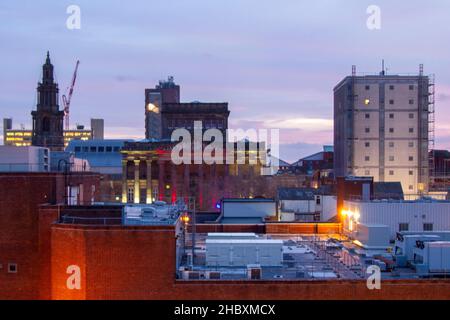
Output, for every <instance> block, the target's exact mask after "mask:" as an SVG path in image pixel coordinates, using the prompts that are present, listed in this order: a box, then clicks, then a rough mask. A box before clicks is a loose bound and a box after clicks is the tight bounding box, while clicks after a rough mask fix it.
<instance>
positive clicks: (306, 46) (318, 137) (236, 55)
mask: <svg viewBox="0 0 450 320" xmlns="http://www.w3.org/2000/svg"><path fill="white" fill-rule="evenodd" d="M69 5H78V6H79V8H80V10H81V28H80V29H74V30H70V29H68V28H67V27H66V20H67V18H68V17H69V14H67V13H66V9H67V7H68V6H69ZM369 5H377V6H379V8H380V18H381V20H380V21H381V28H380V29H378V30H369V28H367V25H366V21H367V19H368V18H369V16H370V14H368V13H367V12H366V10H367V7H368V6H369ZM0 21H1V23H0V43H1V49H0V50H1V56H0V70H1V72H0V117H1V118H5V117H12V118H13V126H14V127H15V128H19V127H20V126H21V125H22V124H23V125H24V126H25V127H26V128H31V115H30V112H31V110H32V109H33V108H35V107H36V86H37V82H38V81H39V78H40V76H41V67H42V64H43V63H44V61H45V55H46V52H47V50H49V51H50V55H51V60H52V63H53V64H54V66H55V73H56V79H57V81H58V83H59V87H60V95H61V94H62V93H65V91H66V88H67V86H68V85H69V84H70V81H71V78H72V73H73V70H74V68H75V62H76V60H80V66H79V69H78V78H77V83H76V85H75V90H74V94H73V97H72V103H71V118H70V119H71V123H72V124H73V125H75V124H76V123H79V124H84V125H86V126H89V119H90V118H104V119H105V136H106V137H107V138H134V139H142V138H144V133H145V129H144V89H145V88H152V87H154V86H155V84H157V83H158V81H159V80H161V79H166V78H167V77H168V76H173V77H174V79H175V82H176V83H177V84H179V85H180V86H181V99H182V101H184V102H190V101H195V100H198V101H202V102H228V103H229V109H230V111H231V113H230V119H229V126H230V127H231V128H243V129H248V128H256V129H259V128H279V129H280V143H281V147H280V149H281V158H282V159H283V160H286V161H290V162H293V161H296V160H298V159H299V158H301V157H303V156H306V155H308V154H312V153H314V152H318V151H321V149H322V145H330V144H333V132H332V131H333V121H332V118H333V87H334V86H335V85H336V84H337V83H338V82H339V81H340V80H342V78H344V77H345V76H347V75H349V74H350V73H351V66H352V65H356V67H357V72H369V73H378V72H379V71H380V70H381V60H382V59H384V60H385V64H386V67H387V72H388V73H418V70H419V64H421V63H423V64H424V69H425V73H426V74H435V76H436V148H447V149H450V110H448V108H449V107H450V59H449V57H450V41H448V40H449V35H450V22H449V21H450V1H447V0H441V1H439V0H434V1H428V2H427V3H426V5H425V2H424V1H419V0H409V1H400V0H398V1H393V0H370V1H365V0H345V1H344V0H316V1H300V0H280V1H276V0H189V1H186V0H164V1H154V0H135V1H133V0H129V1H113V0H108V1H98V0H96V1H92V0H91V1H75V0H71V1H64V0H58V1H54V0H53V1H47V0H40V1H25V0H2V1H1V2H0ZM61 105H62V103H61ZM0 125H3V124H0ZM1 132H3V130H2V131H1ZM1 138H2V137H1Z"/></svg>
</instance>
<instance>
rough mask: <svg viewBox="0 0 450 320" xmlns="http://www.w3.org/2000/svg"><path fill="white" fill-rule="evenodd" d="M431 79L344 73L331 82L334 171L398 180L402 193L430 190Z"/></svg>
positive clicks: (432, 109)
mask: <svg viewBox="0 0 450 320" xmlns="http://www.w3.org/2000/svg"><path fill="white" fill-rule="evenodd" d="M432 112H434V83H433V81H432V78H430V77H428V76H425V75H423V72H422V70H421V71H420V73H419V74H417V75H388V74H386V72H385V71H384V70H383V71H382V72H381V73H380V74H379V75H357V74H356V72H355V69H354V70H353V73H352V75H351V76H347V77H345V78H344V79H343V80H342V81H340V82H339V83H338V84H337V85H336V86H335V88H334V153H335V154H334V169H335V175H336V176H347V175H354V176H368V177H373V178H374V181H382V182H383V181H400V182H401V184H402V187H403V190H404V192H405V194H411V195H416V194H420V193H424V192H427V191H428V174H429V173H428V168H429V164H428V162H429V159H428V149H429V131H432V128H433V127H432V126H429V119H430V120H431V119H432V118H429V113H432Z"/></svg>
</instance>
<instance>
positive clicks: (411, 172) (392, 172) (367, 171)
mask: <svg viewBox="0 0 450 320" xmlns="http://www.w3.org/2000/svg"><path fill="white" fill-rule="evenodd" d="M364 174H365V175H366V176H370V170H365V172H364ZM394 174H395V172H394V170H389V175H390V176H393V175H394ZM408 174H409V175H410V176H413V175H414V171H413V170H408Z"/></svg>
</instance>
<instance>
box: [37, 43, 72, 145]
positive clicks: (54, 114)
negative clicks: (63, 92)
mask: <svg viewBox="0 0 450 320" xmlns="http://www.w3.org/2000/svg"><path fill="white" fill-rule="evenodd" d="M31 115H32V117H33V137H32V143H31V144H32V145H33V146H41V147H47V148H50V150H53V151H61V150H64V134H63V118H64V111H60V110H59V105H58V84H57V83H56V82H55V81H54V78H53V65H52V63H51V62H50V54H49V52H48V51H47V59H46V60H45V64H44V65H43V66H42V82H39V83H38V87H37V106H36V111H32V112H31Z"/></svg>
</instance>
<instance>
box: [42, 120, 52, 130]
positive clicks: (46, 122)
mask: <svg viewBox="0 0 450 320" xmlns="http://www.w3.org/2000/svg"><path fill="white" fill-rule="evenodd" d="M42 131H44V132H49V131H50V119H49V118H47V117H45V118H44V119H42Z"/></svg>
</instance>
